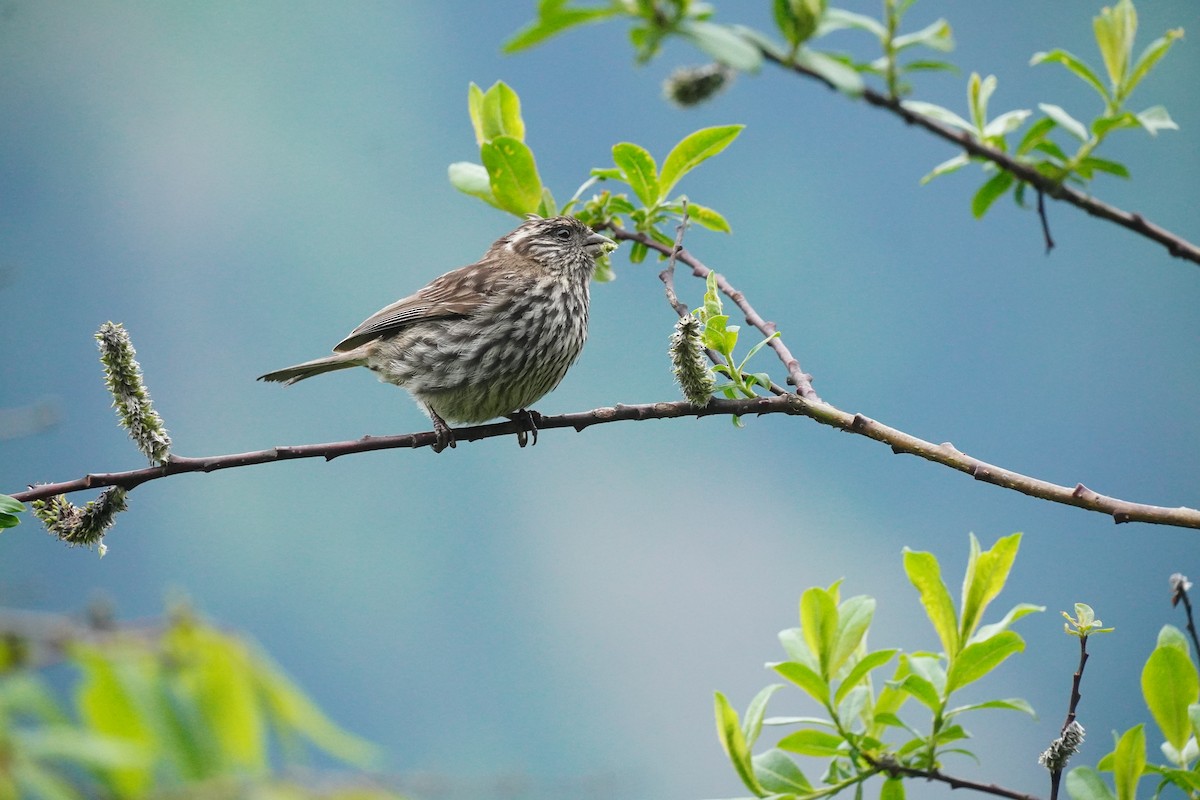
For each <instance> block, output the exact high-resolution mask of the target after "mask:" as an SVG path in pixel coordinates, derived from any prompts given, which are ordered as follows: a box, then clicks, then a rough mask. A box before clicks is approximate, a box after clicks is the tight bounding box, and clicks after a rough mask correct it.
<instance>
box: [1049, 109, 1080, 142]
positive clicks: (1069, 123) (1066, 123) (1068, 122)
mask: <svg viewBox="0 0 1200 800" xmlns="http://www.w3.org/2000/svg"><path fill="white" fill-rule="evenodd" d="M1038 108H1040V109H1041V110H1042V113H1043V114H1045V115H1046V116H1047V117H1049V118H1050V119H1052V120H1054V121H1055V122H1056V123H1058V124H1059V125H1061V126H1062V127H1063V128H1065V129H1066V131H1067V133H1069V134H1071V135H1072V136H1074V137H1075V138H1076V139H1078V140H1079V141H1081V142H1086V141H1087V138H1088V133H1087V128H1085V127H1084V126H1083V123H1082V122H1080V121H1079V120H1077V119H1075V118H1074V117H1072V116H1071V115H1070V114H1068V113H1067V112H1066V111H1064V110H1063V109H1062V107H1061V106H1056V105H1054V104H1053V103H1038Z"/></svg>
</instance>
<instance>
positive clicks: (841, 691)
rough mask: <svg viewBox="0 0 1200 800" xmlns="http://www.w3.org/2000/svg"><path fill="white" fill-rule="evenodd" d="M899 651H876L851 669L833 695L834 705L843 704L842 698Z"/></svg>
mask: <svg viewBox="0 0 1200 800" xmlns="http://www.w3.org/2000/svg"><path fill="white" fill-rule="evenodd" d="M897 652H899V651H898V650H876V651H875V652H873V653H868V654H867V655H865V656H863V657H862V658H861V659H860V660H859V661H858V663H857V664H855V665H854V667H853V668H851V670H850V672H848V673H847V674H846V677H845V678H843V679H842V682H841V684H840V685H839V686H838V688H837V692H835V693H834V695H833V702H834V705H837V704H838V703H841V702H842V698H843V697H845V696H846V693H847V692H849V691H850V690H851V689H853V688H854V687H855V686H858V685H859V684H860V683H862V681H863V679H864V678H865V677H866V676H867V673H869V672H871V670H874V669H878V668H879V667H882V666H883V665H884V664H886V663H887V662H889V661H891V660H892V656H894V655H896V653H897Z"/></svg>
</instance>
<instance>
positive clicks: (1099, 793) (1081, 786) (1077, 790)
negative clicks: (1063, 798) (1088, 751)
mask: <svg viewBox="0 0 1200 800" xmlns="http://www.w3.org/2000/svg"><path fill="white" fill-rule="evenodd" d="M1066 783H1067V791H1068V792H1069V793H1070V795H1071V799H1072V800H1115V799H1114V798H1113V794H1112V792H1111V791H1109V788H1108V786H1107V785H1105V783H1104V779H1103V778H1101V777H1100V773H1099V772H1096V770H1094V769H1092V768H1091V767H1076V768H1075V769H1073V770H1071V771H1070V772H1068V773H1067V781H1066Z"/></svg>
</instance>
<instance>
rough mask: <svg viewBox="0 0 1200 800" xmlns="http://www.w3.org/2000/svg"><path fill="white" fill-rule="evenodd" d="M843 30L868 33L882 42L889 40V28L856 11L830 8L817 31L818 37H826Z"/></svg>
mask: <svg viewBox="0 0 1200 800" xmlns="http://www.w3.org/2000/svg"><path fill="white" fill-rule="evenodd" d="M843 28H856V29H858V30H860V31H866V32H867V33H869V34H871V35H872V36H874V37H875V38H876V39H878V40H879V41H880V42H883V40H884V39H885V38H887V35H888V34H887V27H886V26H885V25H884V24H883V23H882V22H880V21H879V20H877V19H875V18H874V17H869V16H867V15H866V14H859V13H857V12H854V11H847V10H845V9H843V8H828V9H826V10H825V14H824V16H823V17H822V18H821V26H820V28H818V29H817V35H818V36H824V35H825V34H827V33H831V32H833V31H836V30H842V29H843Z"/></svg>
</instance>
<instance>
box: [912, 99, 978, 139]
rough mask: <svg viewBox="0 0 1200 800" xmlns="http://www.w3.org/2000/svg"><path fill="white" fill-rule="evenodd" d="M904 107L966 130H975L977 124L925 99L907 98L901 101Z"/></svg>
mask: <svg viewBox="0 0 1200 800" xmlns="http://www.w3.org/2000/svg"><path fill="white" fill-rule="evenodd" d="M900 105H901V106H902V107H904V108H905V109H907V110H908V111H911V112H913V113H914V114H920V115H921V116H923V117H929V118H930V119H932V120H936V121H938V122H942V123H945V124H946V125H949V126H951V127H953V128H959V129H961V130H964V131H970V132H972V133H974V132H975V126H974V125H972V124H971V123H969V122H967V121H966V120H965V119H963V118H962V117H960V116H959V115H958V114H955V113H954V112H953V111H951V110H950V109H948V108H943V107H942V106H939V105H935V104H933V103H926V102H925V101H923V100H905V101H903V102H901V103H900Z"/></svg>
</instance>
